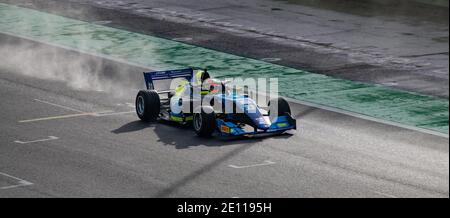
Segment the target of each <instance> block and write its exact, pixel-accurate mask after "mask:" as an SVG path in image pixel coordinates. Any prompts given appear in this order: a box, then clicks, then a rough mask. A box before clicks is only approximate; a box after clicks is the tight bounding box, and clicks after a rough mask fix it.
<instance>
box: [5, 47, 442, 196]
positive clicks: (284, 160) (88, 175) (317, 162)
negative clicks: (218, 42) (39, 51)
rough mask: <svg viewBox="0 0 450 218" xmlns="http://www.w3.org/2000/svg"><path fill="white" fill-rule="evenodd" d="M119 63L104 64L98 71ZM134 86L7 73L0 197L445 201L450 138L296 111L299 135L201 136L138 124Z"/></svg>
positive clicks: (315, 111)
mask: <svg viewBox="0 0 450 218" xmlns="http://www.w3.org/2000/svg"><path fill="white" fill-rule="evenodd" d="M40 46H45V45H40ZM48 49H49V50H50V49H55V48H50V47H49V48H48ZM80 55H81V56H85V55H83V54H77V53H75V52H71V51H70V52H69V51H67V52H65V54H64V55H61V58H75V57H77V58H79V56H80ZM63 56H66V57H63ZM92 58H93V57H89V59H92ZM117 65H123V64H120V63H114V62H112V61H108V60H104V62H103V65H102V66H101V67H102V70H101V71H102V72H111V71H114V70H113V69H118V67H117ZM121 69H128V70H136V71H137V70H141V69H137V68H135V67H132V66H122V68H121ZM114 75H115V74H114V72H113V73H111V74H109V76H111V77H112V78H109V79H114V77H115V76H114ZM104 79H105V80H106V79H108V75H105V76H104ZM126 85H129V87H133V88H129V89H128V90H125V91H122V92H121V95H115V94H112V93H106V92H101V91H98V90H97V91H81V90H78V91H77V90H76V89H73V88H69V87H68V86H67V84H66V83H63V82H58V81H51V80H42V79H36V78H32V77H29V76H24V75H21V73H20V72H13V71H10V70H9V69H2V70H1V71H0V87H1V88H0V95H1V96H2V103H1V106H2V113H1V115H0V116H1V117H0V119H1V120H2V122H1V124H0V125H1V126H0V128H1V129H2V131H1V142H2V143H1V147H0V172H1V173H0V196H1V197H448V196H449V193H448V187H449V183H448V172H449V168H448V167H449V163H448V160H449V156H448V138H445V137H438V136H433V135H429V134H425V133H420V132H416V131H412V130H407V129H403V128H399V127H394V126H389V125H385V124H380V123H376V122H372V121H367V120H363V119H359V118H355V117H351V116H347V115H343V114H339V113H334V112H330V111H325V110H321V109H316V108H310V107H306V106H302V105H298V104H293V105H292V107H293V114H294V115H295V116H296V117H297V119H298V124H299V129H298V130H297V131H293V132H291V133H289V134H285V135H282V136H277V137H272V138H249V139H236V140H222V139H218V138H211V139H202V138H199V137H196V136H195V134H194V132H193V131H192V130H191V129H190V128H183V127H179V126H176V125H172V124H170V123H161V122H158V123H150V124H147V123H143V122H141V121H139V120H138V118H137V117H136V115H135V113H134V108H132V102H133V101H134V95H135V91H136V90H135V88H137V87H139V85H142V84H135V86H133V85H130V84H126ZM120 96H123V97H120ZM130 105H131V106H130Z"/></svg>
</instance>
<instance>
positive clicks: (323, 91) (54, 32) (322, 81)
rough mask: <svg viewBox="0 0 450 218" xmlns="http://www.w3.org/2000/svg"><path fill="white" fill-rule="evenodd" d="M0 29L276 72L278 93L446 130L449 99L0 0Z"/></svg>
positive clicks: (163, 63) (147, 58)
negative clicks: (127, 29)
mask: <svg viewBox="0 0 450 218" xmlns="http://www.w3.org/2000/svg"><path fill="white" fill-rule="evenodd" d="M0 32H4V33H8V34H12V35H16V36H22V37H27V38H32V39H35V40H38V41H43V42H48V43H52V44H57V45H61V46H66V47H70V48H74V49H78V50H81V51H85V52H89V53H96V54H101V55H107V56H109V57H112V58H117V59H122V60H126V61H128V62H131V63H135V64H138V65H142V66H149V67H151V68H152V69H170V68H182V67H186V66H198V67H207V68H208V69H210V70H211V72H212V74H213V75H214V76H216V77H232V76H245V77H261V76H263V77H278V78H279V84H280V88H279V89H280V95H282V96H286V97H290V98H294V99H298V100H302V101H307V102H312V103H315V104H320V105H325V106H329V107H335V108H339V109H344V110H348V111H351V112H355V113H359V114H364V115H368V116H371V117H375V118H378V119H383V120H387V121H392V122H397V123H400V124H404V125H409V126H414V127H419V128H424V129H429V130H434V131H438V132H441V133H446V134H448V130H449V129H448V100H446V99H439V98H435V97H431V96H425V95H419V94H416V93H412V92H406V91H400V90H394V89H391V88H388V87H383V86H377V85H370V84H365V83H360V82H354V81H348V80H342V79H336V78H332V77H328V76H325V75H320V74H314V73H309V72H306V71H302V70H298V69H293V68H289V67H284V66H280V65H276V64H271V63H267V62H263V61H258V60H255V59H250V58H245V57H240V56H236V55H231V54H227V53H223V52H218V51H214V50H210V49H206V48H201V47H197V46H193V45H188V44H184V43H180V42H175V41H171V40H166V39H161V38H157V37H153V36H148V35H143V34H138V33H134V32H129V31H124V30H120V29H116V28H110V27H106V26H101V25H96V24H92V23H88V22H83V21H79V20H74V19H69V18H65V17H61V16H57V15H52V14H48V13H43V12H39V11H36V10H31V9H26V8H20V7H16V6H11V5H7V4H1V3H0Z"/></svg>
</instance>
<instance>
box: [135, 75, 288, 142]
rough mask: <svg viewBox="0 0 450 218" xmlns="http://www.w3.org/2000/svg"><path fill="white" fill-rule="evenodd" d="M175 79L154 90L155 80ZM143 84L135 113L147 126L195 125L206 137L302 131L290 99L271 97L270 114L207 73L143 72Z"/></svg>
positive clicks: (245, 95)
mask: <svg viewBox="0 0 450 218" xmlns="http://www.w3.org/2000/svg"><path fill="white" fill-rule="evenodd" d="M194 71H195V73H194ZM174 79H178V82H177V84H176V85H175V86H174V87H173V88H172V89H170V88H169V89H167V90H156V89H155V83H154V82H155V81H157V80H174ZM144 80H145V85H146V89H145V90H140V91H139V92H138V94H137V96H136V113H137V115H138V117H139V118H140V119H141V120H143V121H146V122H149V121H156V120H158V119H162V120H167V121H173V122H178V123H180V124H184V125H190V124H192V126H193V128H194V131H195V132H196V133H197V135H199V136H201V137H209V136H211V135H213V134H218V135H219V136H244V135H256V134H281V133H283V132H285V131H287V130H291V129H296V128H297V124H296V120H295V119H293V118H292V117H291V109H290V106H289V103H288V102H287V101H286V100H285V99H283V98H281V97H278V98H275V99H271V100H270V101H269V103H268V110H265V109H263V108H262V107H260V106H258V105H257V104H256V102H255V101H254V100H253V99H251V98H250V97H249V95H248V93H240V92H239V91H238V89H236V87H235V86H231V85H228V84H227V81H220V80H217V79H212V78H211V77H210V75H209V73H208V72H207V70H206V69H200V70H199V69H197V68H195V69H194V68H187V69H179V70H167V71H155V72H144Z"/></svg>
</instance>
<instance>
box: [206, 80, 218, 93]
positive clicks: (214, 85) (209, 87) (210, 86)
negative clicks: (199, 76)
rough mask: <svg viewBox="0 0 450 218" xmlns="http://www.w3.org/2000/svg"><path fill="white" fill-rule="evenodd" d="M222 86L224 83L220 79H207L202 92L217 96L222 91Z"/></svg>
mask: <svg viewBox="0 0 450 218" xmlns="http://www.w3.org/2000/svg"><path fill="white" fill-rule="evenodd" d="M221 85H222V82H221V81H220V80H218V79H206V80H205V81H203V84H202V90H205V91H208V92H209V93H214V94H217V93H219V90H220V89H221Z"/></svg>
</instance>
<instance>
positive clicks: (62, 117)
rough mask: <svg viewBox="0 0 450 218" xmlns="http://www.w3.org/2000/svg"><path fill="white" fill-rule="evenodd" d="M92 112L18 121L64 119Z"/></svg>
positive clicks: (87, 114)
mask: <svg viewBox="0 0 450 218" xmlns="http://www.w3.org/2000/svg"><path fill="white" fill-rule="evenodd" d="M93 114H95V113H79V114H67V115H61V116H53V117H41V118H36V119H29V120H19V123H29V122H36V121H44V120H56V119H64V118H71V117H80V116H89V115H93Z"/></svg>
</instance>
